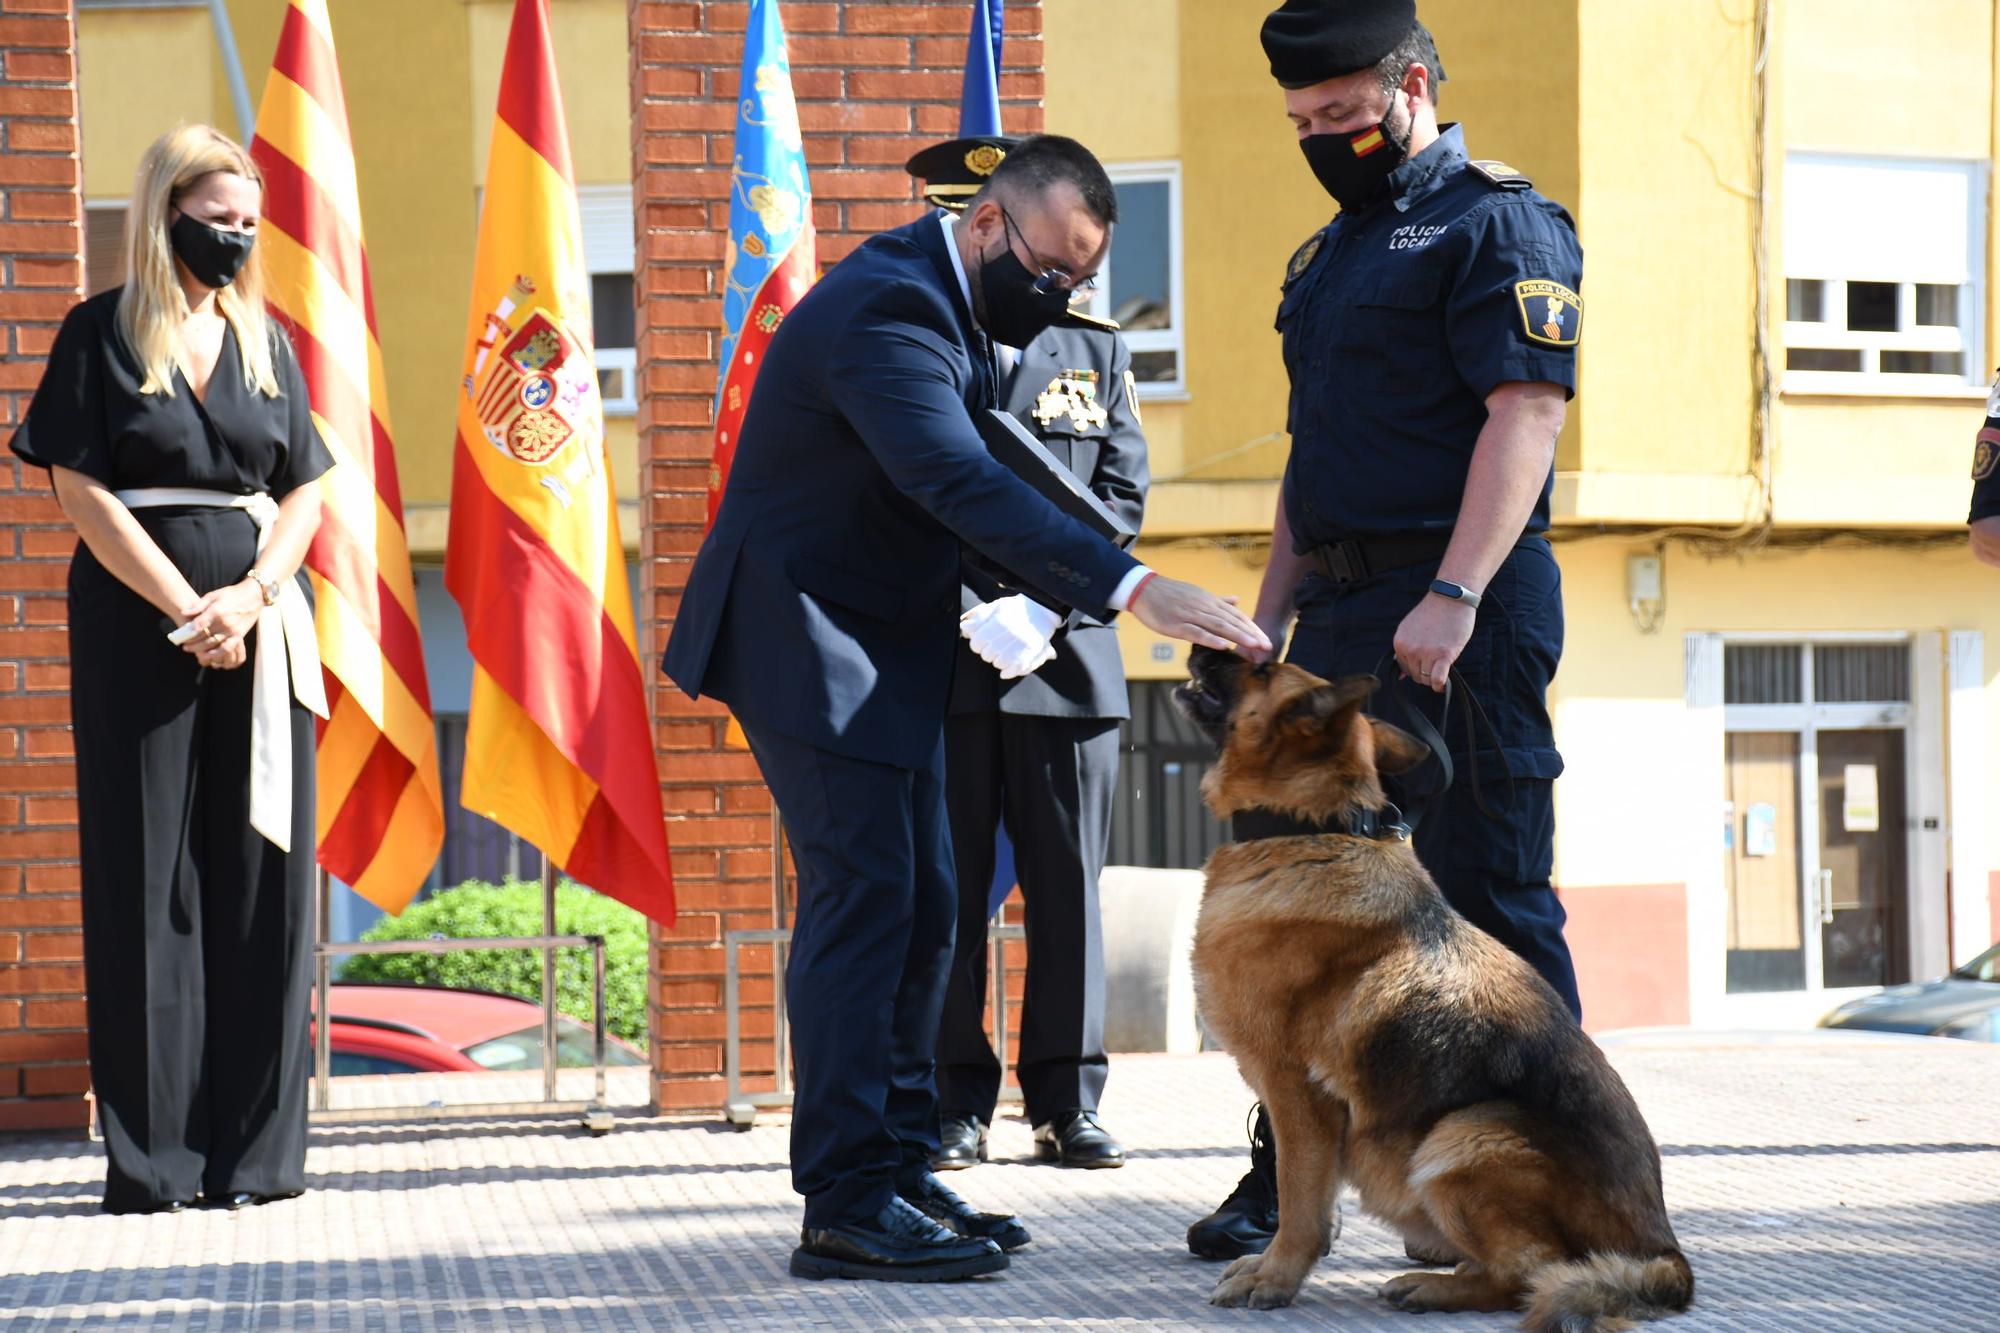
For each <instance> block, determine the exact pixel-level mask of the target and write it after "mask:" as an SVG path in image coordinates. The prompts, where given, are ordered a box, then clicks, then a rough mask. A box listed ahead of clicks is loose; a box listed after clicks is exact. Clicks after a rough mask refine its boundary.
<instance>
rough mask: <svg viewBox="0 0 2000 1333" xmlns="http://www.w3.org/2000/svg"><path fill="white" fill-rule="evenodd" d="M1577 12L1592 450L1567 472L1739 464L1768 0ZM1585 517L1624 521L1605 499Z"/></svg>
mask: <svg viewBox="0 0 2000 1333" xmlns="http://www.w3.org/2000/svg"><path fill="white" fill-rule="evenodd" d="M1579 9H1580V13H1581V21H1580V29H1581V43H1580V52H1579V60H1578V64H1577V67H1576V78H1577V84H1578V87H1579V88H1580V90H1581V97H1580V99H1579V115H1580V119H1579V139H1580V145H1581V157H1582V164H1581V170H1582V178H1581V188H1580V191H1579V193H1578V195H1577V197H1576V198H1577V208H1578V212H1579V217H1580V220H1581V223H1582V229H1583V240H1584V309H1585V314H1584V337H1583V353H1582V384H1581V388H1580V390H1579V392H1578V395H1577V399H1576V401H1575V402H1574V403H1573V404H1572V405H1571V411H1572V413H1573V414H1574V415H1575V416H1577V417H1579V418H1580V419H1581V423H1582V428H1583V437H1582V439H1583V446H1582V450H1581V452H1580V455H1577V456H1573V457H1571V458H1566V459H1565V460H1563V461H1564V465H1565V467H1566V468H1574V467H1579V466H1580V467H1581V468H1583V469H1585V470H1588V471H1592V472H1612V473H1632V474H1639V475H1641V476H1651V475H1657V474H1668V475H1671V474H1685V473H1697V474H1701V473H1706V474H1716V475H1724V476H1726V475H1730V474H1741V473H1743V472H1744V471H1745V470H1746V469H1747V468H1748V466H1749V440H1750V421H1751V413H1752V406H1753V401H1754V400H1753V395H1752V390H1751V360H1750V346H1751V342H1752V330H1753V327H1754V326H1753V313H1752V312H1753V303H1752V300H1751V290H1752V286H1753V280H1752V266H1751V263H1750V248H1751V247H1750V235H1751V226H1750V219H1751V208H1750V202H1749V199H1748V197H1747V191H1748V190H1749V188H1750V181H1751V153H1750V130H1749V127H1750V123H1751V121H1750V86H1751V74H1750V71H1751V64H1752V60H1751V36H1750V23H1749V15H1750V13H1751V11H1752V10H1753V9H1754V4H1753V3H1752V2H1751V0H1740V3H1732V4H1688V3H1686V0H1582V2H1581V4H1580V5H1579ZM1778 296H1779V299H1780V300H1782V297H1783V285H1782V284H1779V286H1778ZM1644 489H1655V488H1653V487H1652V485H1651V483H1650V482H1649V483H1647V485H1646V486H1645V487H1644ZM1621 498H1622V499H1624V500H1626V501H1627V502H1629V501H1630V500H1633V499H1639V498H1641V497H1639V496H1630V495H1627V496H1622V497H1621ZM1583 516H1585V517H1589V518H1596V519H1612V520H1615V519H1616V518H1618V517H1619V516H1620V515H1619V514H1618V513H1616V512H1610V513H1607V512H1605V511H1604V508H1603V507H1601V506H1598V505H1592V506H1590V507H1589V508H1587V509H1585V511H1584V515H1583ZM1647 517H1648V518H1672V517H1687V518H1708V519H1711V520H1717V521H1732V520H1735V519H1737V518H1740V517H1741V513H1740V511H1739V512H1736V513H1731V512H1727V511H1726V510H1725V511H1724V512H1716V513H1708V514H1700V513H1682V514H1680V515H1648V516H1647Z"/></svg>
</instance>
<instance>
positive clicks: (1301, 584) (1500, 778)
mask: <svg viewBox="0 0 2000 1333" xmlns="http://www.w3.org/2000/svg"><path fill="white" fill-rule="evenodd" d="M1262 37H1263V44H1264V50H1265V53H1266V55H1267V56H1268V57H1269V58H1270V63H1271V74H1272V76H1273V77H1274V78H1275V79H1276V80H1277V82H1278V83H1279V85H1280V86H1281V87H1282V88H1283V89H1284V90H1285V109H1286V112H1287V113H1288V114H1289V116H1290V118H1291V120H1292V123H1293V126H1294V128H1295V129H1296V131H1297V133H1298V137H1299V146H1300V148H1301V149H1302V150H1303V152H1304V155H1305V158H1306V163H1307V165H1308V166H1309V167H1310V168H1311V170H1312V173H1313V175H1314V176H1316V177H1317V178H1318V180H1319V182H1320V184H1321V185H1322V186H1323V187H1324V188H1325V189H1326V191H1327V193H1328V194H1330V195H1332V196H1333V199H1334V201H1335V202H1336V203H1337V204H1339V206H1340V211H1339V214H1338V216H1336V217H1335V218H1334V219H1333V221H1331V222H1330V223H1328V224H1327V225H1326V226H1325V227H1324V228H1322V229H1321V230H1320V231H1319V232H1318V233H1316V234H1315V235H1313V236H1312V237H1311V238H1309V239H1308V240H1307V241H1306V243H1305V244H1304V245H1303V246H1301V247H1300V248H1299V250H1298V252H1297V253H1296V254H1295V255H1294V256H1293V258H1292V260H1291V263H1290V265H1289V266H1288V268H1287V271H1286V273H1285V281H1284V294H1283V296H1282V298H1281V300H1280V304H1279V308H1278V329H1279V331H1280V332H1281V333H1282V335H1283V345H1284V357H1285V367H1286V369H1287V371H1289V372H1290V375H1291V382H1292V395H1291V404H1290V416H1289V420H1288V422H1287V428H1288V429H1289V430H1290V432H1291V435H1292V452H1291V458H1290V461H1289V464H1288V466H1287V468H1286V472H1285V479H1284V486H1283V491H1282V496H1281V499H1280V503H1279V508H1278V513H1277V516H1276V520H1275V523H1274V529H1273V533H1272V550H1271V562H1270V566H1269V568H1268V569H1267V570H1266V573H1265V577H1264V581H1263V585H1262V588H1261V589H1260V593H1259V597H1258V603H1257V610H1256V618H1257V621H1258V623H1259V625H1260V626H1261V627H1263V628H1264V630H1265V632H1266V633H1267V634H1268V635H1269V636H1270V637H1271V639H1272V642H1273V643H1274V644H1275V643H1277V642H1279V641H1280V638H1281V636H1282V635H1283V633H1284V631H1285V629H1286V628H1287V626H1288V625H1289V624H1290V623H1291V622H1292V621H1293V619H1294V617H1295V616H1296V621H1297V624H1296V628H1295V629H1294V630H1293V635H1292V644H1291V648H1290V651H1289V654H1288V656H1289V660H1291V661H1294V662H1297V663H1299V664H1300V665H1302V666H1304V667H1305V668H1307V669H1308V670H1310V671H1312V672H1314V673H1315V674H1317V675H1321V676H1327V677H1338V676H1343V675H1349V674H1354V673H1360V672H1379V674H1381V675H1382V676H1383V677H1384V688H1383V691H1382V693H1381V694H1380V695H1378V696H1377V699H1376V704H1375V706H1376V709H1377V711H1378V712H1381V711H1386V712H1387V713H1388V714H1389V715H1390V716H1392V717H1394V716H1396V714H1397V713H1398V712H1399V711H1400V710H1401V709H1402V708H1404V707H1408V708H1412V709H1420V710H1421V711H1422V712H1423V713H1424V715H1425V716H1426V717H1428V718H1429V720H1430V721H1431V722H1432V723H1433V724H1434V726H1435V727H1436V728H1437V729H1438V730H1439V731H1441V733H1442V737H1443V740H1444V742H1445V748H1446V749H1447V751H1448V752H1449V754H1450V756H1451V760H1452V764H1453V767H1454V769H1455V771H1456V779H1455V781H1454V782H1453V783H1452V785H1451V786H1450V787H1449V788H1448V789H1447V790H1445V791H1444V793H1443V794H1442V795H1438V796H1435V798H1434V799H1431V800H1430V801H1429V802H1428V804H1427V805H1426V802H1425V800H1424V797H1425V796H1426V795H1427V794H1428V793H1430V792H1433V791H1434V789H1435V786H1436V784H1437V783H1438V780H1439V778H1438V774H1439V771H1440V770H1439V769H1438V768H1437V767H1436V766H1435V765H1429V764H1427V765H1424V766H1423V767H1421V768H1419V769H1418V770H1416V771H1415V772H1414V773H1411V774H1408V775H1405V780H1404V781H1403V782H1402V783H1401V784H1397V783H1395V782H1393V781H1392V782H1390V783H1388V784H1387V785H1389V786H1391V787H1392V788H1395V787H1398V786H1400V790H1392V791H1391V793H1390V795H1391V799H1392V800H1395V801H1396V802H1397V803H1398V804H1399V805H1401V806H1402V808H1403V809H1404V811H1405V812H1406V814H1411V815H1419V816H1420V818H1419V819H1418V822H1417V829H1416V837H1415V844H1416V850H1417V853H1418V856H1419V857H1420V858H1421V859H1422V861H1423V863H1424V865H1425V867H1426V868H1427V869H1428V870H1429V871H1430V872H1431V874H1432V876H1433V877H1435V878H1436V880H1437V882H1438V886H1439V887H1440V888H1441V889H1442V890H1443V892H1444V895H1445V897H1446V899H1447V900H1448V901H1450V902H1451V904H1452V905H1453V906H1454V907H1455V908H1457V909H1458V911H1459V912H1461V913H1462V914H1463V915H1465V916H1466V917H1467V918H1469V919H1470V920H1471V921H1473V922H1474V923H1475V924H1477V925H1478V926H1480V927H1481V928H1483V929H1484V930H1486V931H1488V932H1489V933H1491V934H1492V935H1494V936H1496V937H1497V938H1498V939H1499V940H1500V941H1501V942H1502V943H1504V944H1506V945H1507V946H1508V947H1510V948H1512V949H1513V950H1514V951H1515V952H1516V953H1518V954H1520V955H1521V957H1522V958H1524V959H1525V960H1526V961H1527V962H1528V963H1529V964H1531V965H1532V966H1533V967H1534V968H1535V970H1536V971H1537V972H1539V973H1540V974H1541V976H1542V978H1543V979H1544V980H1545V981H1547V982H1548V984H1549V986H1550V987H1551V988H1553V989H1554V991H1555V992H1556V994H1557V995H1558V996H1559V997H1561V999H1562V1000H1563V1002H1564V1003H1565V1004H1567V1005H1568V1006H1569V1008H1570V1011H1571V1012H1572V1013H1575V1014H1579V1016H1580V1013H1581V1005H1580V1004H1579V1002H1578V999H1577V990H1576V976H1575V973H1574V971H1573V969H1572V967H1571V964H1570V956H1569V949H1568V946H1567V945H1566V944H1565V943H1564V941H1563V935H1562V926H1563V920H1564V916H1563V910H1562V907H1561V905H1560V904H1559V903H1558V902H1557V900H1556V895H1555V892H1554V890H1553V888H1552V887H1551V885H1550V882H1549V879H1550V873H1551V870H1552V862H1553V855H1554V837H1555V821H1554V802H1553V783H1554V779H1555V777H1556V776H1557V775H1558V774H1559V773H1560V772H1561V771H1562V760H1561V757H1560V756H1559V755H1558V754H1557V753H1556V748H1555V739H1554V733H1553V730H1552V728H1551V726H1550V722H1549V714H1548V706H1547V690H1548V684H1549V681H1550V678H1551V677H1552V676H1553V675H1554V674H1555V670H1556V663H1557V660H1558V658H1559V657H1560V656H1561V652H1562V636H1563V611H1562V592H1561V583H1560V577H1559V574H1558V571H1557V567H1556V562H1555V558H1554V556H1553V555H1552V554H1551V552H1550V549H1549V543H1548V540H1547V537H1546V536H1545V534H1546V532H1547V530H1548V526H1549V496H1550V491H1551V488H1552V484H1553V480H1554V471H1553V464H1554V451H1555V442H1556V434H1557V432H1558V431H1559V430H1560V429H1561V427H1562V422H1563V416H1564V411H1565V404H1566V402H1567V400H1568V398H1569V397H1570V396H1571V394H1572V393H1573V392H1574V391H1575V388H1576V347H1577V342H1578V338H1579V334H1580V330H1581V325H1582V316H1583V306H1582V301H1581V298H1580V297H1579V296H1578V294H1577V292H1578V288H1579V287H1580V286H1581V285H1582V270H1583V258H1582V251H1581V249H1580V247H1579V246H1578V244H1577V238H1576V232H1575V228H1574V226H1573V224H1572V223H1571V221H1570V217H1569V215H1568V213H1566V212H1565V211H1564V210H1563V209H1562V208H1561V207H1560V206H1559V205H1557V204H1555V203H1553V202H1551V201H1550V200H1548V199H1545V198H1543V197H1542V196H1541V195H1540V194H1537V193H1536V192H1535V190H1534V189H1533V187H1532V186H1531V184H1530V183H1529V181H1528V180H1527V179H1526V178H1525V177H1523V176H1521V175H1520V174H1519V173H1518V172H1516V171H1514V170H1513V169H1512V168H1510V167H1507V166H1505V165H1503V164H1501V163H1498V162H1490V161H1474V160H1469V159H1468V156H1467V152H1466V146H1465V140H1464V137H1463V135H1462V133H1461V132H1460V129H1459V127H1458V126H1456V125H1446V126H1444V127H1442V128H1440V126H1439V125H1438V122H1437V100H1438V99H1437V85H1438V84H1439V83H1440V82H1441V81H1442V79H1443V71H1442V70H1441V68H1440V67H1439V63H1438V58H1437V51H1436V47H1435V45H1434V44H1433V42H1432V40H1431V36H1430V33H1429V32H1428V31H1427V30H1425V29H1424V28H1423V27H1422V26H1421V25H1420V24H1419V23H1418V21H1417V13H1416V5H1415V3H1414V0H1287V3H1286V4H1284V5H1283V6H1282V7H1281V8H1279V9H1277V10H1276V11H1274V12H1273V13H1271V14H1270V16H1269V17H1268V18H1266V20H1265V22H1264V27H1263V32H1262ZM1454 672H1455V673H1456V675H1457V676H1458V677H1459V683H1458V684H1456V685H1455V686H1454V689H1455V690H1456V691H1457V692H1459V693H1461V694H1470V695H1472V696H1473V697H1475V698H1476V699H1477V700H1478V702H1479V704H1480V705H1481V706H1482V709H1483V712H1484V715H1485V717H1486V718H1487V719H1489V720H1490V724H1480V725H1476V726H1475V725H1472V724H1469V723H1468V721H1467V719H1466V716H1465V711H1464V710H1462V709H1460V708H1459V707H1457V706H1456V705H1454V706H1453V707H1452V708H1451V709H1450V710H1449V711H1450V715H1449V716H1447V715H1446V709H1445V708H1444V706H1443V705H1444V702H1445V695H1444V693H1443V692H1444V691H1445V688H1446V682H1447V679H1448V678H1449V676H1450V675H1451V674H1452V673H1454ZM1282 831H1284V830H1281V829H1265V828H1246V827H1245V821H1243V820H1238V821H1237V825H1236V828H1235V830H1234V833H1235V835H1236V836H1237V837H1239V838H1241V837H1246V836H1257V835H1259V834H1270V833H1274V832H1282ZM1258 1120H1259V1123H1258V1125H1257V1128H1256V1130H1254V1131H1253V1135H1252V1145H1253V1155H1252V1164H1253V1169H1252V1171H1251V1172H1250V1174H1249V1175H1247V1176H1245V1177H1244V1180H1243V1183H1242V1184H1241V1185H1239V1186H1238V1187H1237V1191H1236V1192H1235V1193H1234V1194H1232V1195H1231V1196H1230V1199H1229V1201H1228V1202H1226V1203H1225V1204H1224V1205H1223V1207H1222V1208H1220V1209H1218V1210H1217V1212H1216V1213H1214V1214H1212V1215H1211V1216H1209V1217H1207V1218H1204V1219H1202V1220H1201V1221H1200V1222H1197V1223H1196V1224H1195V1225H1194V1226H1193V1227H1191V1228H1190V1229H1189V1232H1188V1245H1189V1248H1190V1249H1191V1250H1193V1251H1194V1252H1195V1253H1196V1254H1198V1255H1202V1256H1204V1257H1210V1258H1227V1257H1232V1256H1235V1255H1241V1254H1248V1253H1255V1252H1258V1251H1261V1250H1262V1249H1263V1248H1264V1247H1265V1245H1267V1244H1268V1243H1269V1240H1270V1236H1271V1234H1272V1232H1274V1231H1275V1229H1276V1225H1277V1190H1276V1184H1275V1177H1274V1175H1273V1174H1272V1173H1273V1171H1274V1168H1275V1157H1274V1153H1273V1147H1274V1145H1273V1144H1272V1142H1271V1137H1270V1128H1269V1122H1268V1120H1266V1119H1265V1118H1264V1117H1263V1116H1261V1115H1260V1116H1259V1117H1258ZM1279 1150H1282V1149H1281V1146H1279ZM1413 1256H1414V1257H1416V1258H1418V1259H1420V1260H1431V1259H1436V1260H1444V1259H1448V1258H1449V1256H1443V1255H1429V1254H1425V1253H1422V1252H1420V1251H1413Z"/></svg>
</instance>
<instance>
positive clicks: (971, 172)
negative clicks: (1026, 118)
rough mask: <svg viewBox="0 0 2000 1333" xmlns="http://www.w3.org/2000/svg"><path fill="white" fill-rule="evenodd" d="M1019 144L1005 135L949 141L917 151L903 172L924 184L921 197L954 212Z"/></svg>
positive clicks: (1016, 140) (976, 191) (977, 136)
mask: <svg viewBox="0 0 2000 1333" xmlns="http://www.w3.org/2000/svg"><path fill="white" fill-rule="evenodd" d="M1019 142H1021V141H1020V140H1019V139H1018V138H1015V137H1014V136H1012V135H1008V134H981V135H976V136H974V137H973V138H970V139H951V140H947V141H946V142H944V143H935V144H932V145H931V146H930V147H929V148H925V149H922V150H920V151H919V152H918V153H917V154H916V155H915V156H914V157H912V158H911V159H910V160H909V161H908V162H905V163H904V164H903V170H905V171H907V172H909V173H910V174H911V175H912V176H915V177H916V178H917V179H918V180H920V181H922V182H923V183H924V198H926V199H928V200H930V201H931V202H932V203H933V204H936V205H937V206H938V207H939V208H948V209H950V210H951V211H952V212H954V213H956V212H958V211H959V210H960V209H962V208H964V207H965V205H966V204H967V202H968V201H970V200H971V198H972V196H973V195H975V194H978V193H979V192H980V190H982V189H984V188H985V186H986V182H987V180H988V179H990V178H991V177H992V175H993V168H995V167H997V166H999V165H1000V159H1002V158H1004V157H1006V156H1007V154H1008V153H1010V152H1012V151H1013V149H1014V145H1015V144H1018V143H1019Z"/></svg>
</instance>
